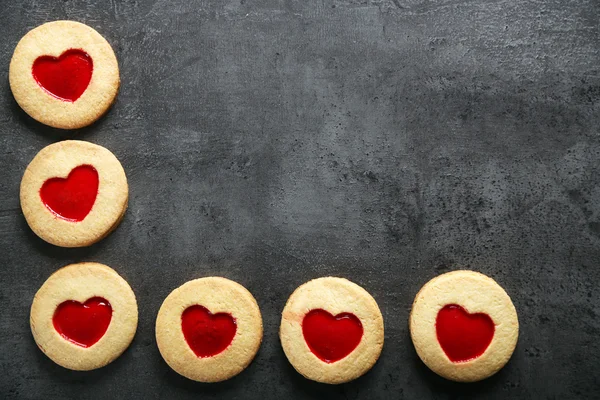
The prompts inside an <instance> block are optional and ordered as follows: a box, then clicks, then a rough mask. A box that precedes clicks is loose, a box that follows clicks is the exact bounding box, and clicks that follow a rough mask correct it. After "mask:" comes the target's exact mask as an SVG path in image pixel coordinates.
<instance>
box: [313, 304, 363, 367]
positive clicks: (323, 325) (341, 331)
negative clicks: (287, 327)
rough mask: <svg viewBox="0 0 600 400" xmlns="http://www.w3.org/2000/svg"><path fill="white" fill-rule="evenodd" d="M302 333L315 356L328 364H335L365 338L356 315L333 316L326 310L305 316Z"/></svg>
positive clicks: (317, 310)
mask: <svg viewBox="0 0 600 400" xmlns="http://www.w3.org/2000/svg"><path fill="white" fill-rule="evenodd" d="M302 333H303V334H304V340H305V341H306V344H307V345H308V348H309V349H310V351H312V352H313V354H314V355H316V356H317V357H319V358H320V359H321V360H323V361H325V362H326V363H334V362H336V361H339V360H341V359H342V358H344V357H346V356H347V355H348V354H350V353H352V351H354V349H355V348H356V346H358V344H359V343H360V340H361V339H362V336H363V326H362V323H361V322H360V320H359V319H358V318H357V317H356V316H355V315H354V314H350V313H341V314H338V315H336V316H333V315H331V314H330V313H328V312H327V311H325V310H322V309H314V310H311V311H309V312H308V313H307V314H306V315H305V316H304V319H303V320H302Z"/></svg>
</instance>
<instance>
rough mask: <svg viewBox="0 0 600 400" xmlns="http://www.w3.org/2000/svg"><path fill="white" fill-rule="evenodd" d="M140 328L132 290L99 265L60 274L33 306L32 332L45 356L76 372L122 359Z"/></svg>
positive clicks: (50, 280)
mask: <svg viewBox="0 0 600 400" xmlns="http://www.w3.org/2000/svg"><path fill="white" fill-rule="evenodd" d="M137 322H138V310H137V303H136V300H135V295H134V293H133V291H132V290H131V287H129V285H128V284H127V282H126V281H125V280H124V279H123V278H121V277H120V276H119V274H117V273H116V272H115V271H114V270H113V269H111V268H109V267H107V266H106V265H102V264H98V263H91V262H86V263H80V264H71V265H68V266H66V267H64V268H61V269H59V270H58V271H56V272H55V273H54V274H52V275H51V276H50V277H49V278H48V279H47V280H46V282H44V284H43V285H42V287H41V288H40V289H39V290H38V292H37V293H36V295H35V297H34V298H33V303H32V305H31V315H30V324H31V332H32V333H33V338H34V339H35V342H36V343H37V345H38V347H39V348H40V350H42V351H43V352H44V353H45V354H46V355H47V356H48V357H49V358H50V359H51V360H52V361H54V362H55V363H57V364H59V365H61V366H63V367H65V368H69V369H73V370H77V371H89V370H92V369H96V368H100V367H103V366H105V365H106V364H109V363H110V362H112V361H113V360H115V359H116V358H117V357H119V356H120V355H121V354H122V353H123V352H124V351H125V349H127V347H128V346H129V344H130V343H131V341H132V340H133V336H134V335H135V331H136V329H137Z"/></svg>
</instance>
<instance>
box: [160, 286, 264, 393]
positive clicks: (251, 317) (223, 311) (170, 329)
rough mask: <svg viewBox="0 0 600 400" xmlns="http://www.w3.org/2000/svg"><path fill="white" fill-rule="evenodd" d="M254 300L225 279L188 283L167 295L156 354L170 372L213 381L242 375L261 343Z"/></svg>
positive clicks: (194, 378) (258, 311)
mask: <svg viewBox="0 0 600 400" xmlns="http://www.w3.org/2000/svg"><path fill="white" fill-rule="evenodd" d="M262 335H263V326H262V317H261V315H260V310H259V308H258V304H256V300H254V297H253V296H252V294H251V293H250V292H249V291H248V290H246V288H244V287H243V286H242V285H240V284H238V283H236V282H233V281H230V280H229V279H225V278H218V277H210V278H201V279H196V280H193V281H189V282H187V283H185V284H183V285H182V286H180V287H179V288H177V289H175V290H174V291H172V292H171V294H169V295H168V296H167V298H166V299H165V301H164V302H163V304H162V306H161V307H160V310H159V312H158V317H157V318H156V342H157V344H158V349H159V350H160V354H161V355H162V357H163V358H164V359H165V361H166V362H167V364H169V366H170V367H171V368H173V370H175V372H177V373H178V374H180V375H183V376H185V377H186V378H188V379H192V380H194V381H199V382H219V381H224V380H226V379H229V378H231V377H233V376H235V375H237V374H239V373H240V372H242V371H243V370H244V369H245V368H246V367H247V366H248V365H249V364H250V362H251V361H252V359H254V356H255V355H256V352H257V351H258V348H259V347H260V343H261V341H262Z"/></svg>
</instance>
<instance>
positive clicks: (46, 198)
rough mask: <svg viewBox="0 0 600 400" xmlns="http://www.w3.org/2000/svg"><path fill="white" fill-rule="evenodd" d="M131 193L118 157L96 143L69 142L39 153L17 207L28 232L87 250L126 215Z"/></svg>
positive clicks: (26, 178) (25, 182) (60, 243)
mask: <svg viewBox="0 0 600 400" xmlns="http://www.w3.org/2000/svg"><path fill="white" fill-rule="evenodd" d="M128 197H129V189H128V185H127V178H126V176H125V171H123V167H122V166H121V163H120V162H119V160H117V158H116V157H115V156H114V155H113V154H112V153H111V152H110V151H108V150H107V149H105V148H104V147H102V146H98V145H96V144H92V143H89V142H83V141H78V140H67V141H63V142H58V143H54V144H51V145H49V146H47V147H45V148H44V149H42V150H41V151H40V152H39V153H38V154H37V155H36V156H35V157H34V159H33V160H32V161H31V163H30V164H29V166H28V167H27V169H26V170H25V173H24V174H23V179H22V180H21V208H22V210H23V215H24V216H25V219H26V220H27V223H28V224H29V226H30V227H31V229H32V230H33V231H34V232H35V233H36V234H37V235H38V236H39V237H40V238H42V239H44V240H45V241H47V242H49V243H52V244H54V245H56V246H62V247H82V246H89V245H91V244H93V243H95V242H97V241H99V240H101V239H102V238H104V237H105V236H107V235H108V234H109V233H110V232H112V231H113V230H114V229H115V228H116V227H117V225H118V224H119V222H121V219H122V218H123V215H124V214H125V211H126V209H127V201H128Z"/></svg>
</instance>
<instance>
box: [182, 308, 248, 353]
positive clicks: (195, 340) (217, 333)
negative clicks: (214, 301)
mask: <svg viewBox="0 0 600 400" xmlns="http://www.w3.org/2000/svg"><path fill="white" fill-rule="evenodd" d="M181 330H182V331H183V337H184V338H185V341H186V342H187V344H188V346H190V349H192V351H193V352H194V353H195V354H196V356H198V357H212V356H215V355H217V354H219V353H220V352H222V351H223V350H225V349H226V348H227V347H228V346H229V345H230V344H231V342H232V341H233V338H234V336H235V332H236V331H237V324H236V321H235V318H233V317H232V316H231V315H230V314H227V313H217V314H213V313H211V312H210V311H209V310H208V309H207V308H206V307H202V306H200V305H193V306H190V307H188V308H186V309H185V311H184V312H183V313H182V314H181Z"/></svg>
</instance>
